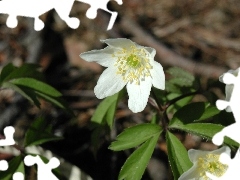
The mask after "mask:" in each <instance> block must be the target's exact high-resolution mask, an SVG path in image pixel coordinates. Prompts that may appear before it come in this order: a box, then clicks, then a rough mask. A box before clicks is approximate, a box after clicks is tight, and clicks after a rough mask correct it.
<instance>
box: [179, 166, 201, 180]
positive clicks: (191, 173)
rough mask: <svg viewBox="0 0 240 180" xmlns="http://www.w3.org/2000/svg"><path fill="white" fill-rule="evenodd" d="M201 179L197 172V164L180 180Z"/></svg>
mask: <svg viewBox="0 0 240 180" xmlns="http://www.w3.org/2000/svg"><path fill="white" fill-rule="evenodd" d="M195 179H199V172H198V171H197V164H194V165H193V166H192V167H191V168H190V169H189V170H187V171H186V172H184V173H183V174H182V175H181V176H180V177H179V178H178V180H195Z"/></svg>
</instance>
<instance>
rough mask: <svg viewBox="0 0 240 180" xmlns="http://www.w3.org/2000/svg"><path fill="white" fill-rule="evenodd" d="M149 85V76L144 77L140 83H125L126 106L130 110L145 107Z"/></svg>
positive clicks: (136, 110) (150, 83) (138, 109)
mask: <svg viewBox="0 0 240 180" xmlns="http://www.w3.org/2000/svg"><path fill="white" fill-rule="evenodd" d="M151 87H152V82H151V78H150V77H148V78H145V81H141V82H140V85H136V84H135V83H132V84H130V83H128V84H127V92H128V96H129V99H128V107H129V109H131V110H132V112H134V113H137V112H140V111H142V110H143V109H144V108H145V107H146V105H147V101H148V97H149V94H150V90H151Z"/></svg>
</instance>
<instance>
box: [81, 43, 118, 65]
mask: <svg viewBox="0 0 240 180" xmlns="http://www.w3.org/2000/svg"><path fill="white" fill-rule="evenodd" d="M113 53H114V48H111V47H106V48H104V49H101V50H92V51H88V52H84V53H81V54H80V57H81V58H83V59H84V60H85V61H88V62H97V63H98V64H100V65H102V66H104V67H109V66H111V65H112V64H113V63H114V62H115V59H116V58H114V57H112V54H113Z"/></svg>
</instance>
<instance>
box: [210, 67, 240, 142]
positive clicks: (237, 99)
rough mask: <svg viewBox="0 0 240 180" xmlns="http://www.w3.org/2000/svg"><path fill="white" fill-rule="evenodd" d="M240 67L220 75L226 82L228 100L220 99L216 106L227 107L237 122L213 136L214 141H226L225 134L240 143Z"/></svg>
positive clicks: (222, 108)
mask: <svg viewBox="0 0 240 180" xmlns="http://www.w3.org/2000/svg"><path fill="white" fill-rule="evenodd" d="M239 70H240V68H238V69H237V70H234V71H233V70H231V71H228V72H227V73H224V74H223V75H222V76H220V78H219V79H220V81H222V82H223V83H225V84H226V100H218V101H217V102H216V106H217V108H218V109H219V110H224V109H226V110H227V111H228V112H232V113H233V116H234V119H235V121H236V122H235V123H233V124H231V125H229V126H227V127H225V128H223V129H222V130H221V131H220V132H218V133H216V134H215V135H214V136H213V139H212V141H213V143H214V144H216V145H218V146H219V145H221V144H222V143H223V141H224V136H227V137H230V138H231V139H233V140H235V141H236V142H238V143H239V144H240V134H239V133H238V132H239V128H240V111H239V103H240V93H239V92H240V73H239Z"/></svg>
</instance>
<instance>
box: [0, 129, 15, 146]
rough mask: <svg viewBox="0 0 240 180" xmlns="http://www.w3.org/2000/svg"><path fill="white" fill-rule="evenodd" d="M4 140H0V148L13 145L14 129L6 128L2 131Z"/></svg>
mask: <svg viewBox="0 0 240 180" xmlns="http://www.w3.org/2000/svg"><path fill="white" fill-rule="evenodd" d="M3 132H4V136H5V139H0V146H11V145H14V144H15V141H14V139H13V134H14V132H15V129H14V127H12V126H7V127H5V128H4V130H3Z"/></svg>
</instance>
